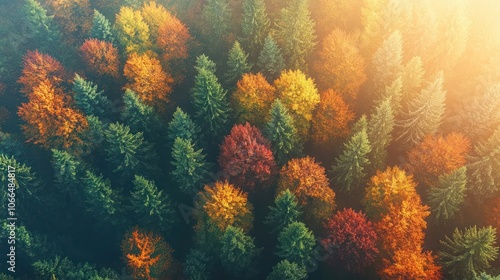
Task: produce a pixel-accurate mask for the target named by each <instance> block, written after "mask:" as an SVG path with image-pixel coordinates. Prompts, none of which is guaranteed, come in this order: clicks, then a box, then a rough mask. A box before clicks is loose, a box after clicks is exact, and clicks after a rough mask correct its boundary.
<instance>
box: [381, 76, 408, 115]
mask: <svg viewBox="0 0 500 280" xmlns="http://www.w3.org/2000/svg"><path fill="white" fill-rule="evenodd" d="M402 81H403V79H402V78H401V76H398V77H397V78H396V79H395V80H394V81H392V83H391V84H390V85H387V86H385V90H384V92H383V94H382V97H381V99H380V101H379V102H378V103H381V102H384V101H385V100H390V103H391V108H392V112H393V114H394V115H395V116H397V114H398V113H399V112H400V111H401V107H402V94H403V82H402Z"/></svg>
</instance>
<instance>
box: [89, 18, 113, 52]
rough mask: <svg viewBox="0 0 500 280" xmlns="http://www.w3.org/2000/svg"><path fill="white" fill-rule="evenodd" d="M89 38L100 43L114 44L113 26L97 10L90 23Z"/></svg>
mask: <svg viewBox="0 0 500 280" xmlns="http://www.w3.org/2000/svg"><path fill="white" fill-rule="evenodd" d="M90 37H92V38H95V39H98V40H101V41H107V42H109V43H111V44H114V43H115V40H116V36H115V34H114V30H113V26H112V25H111V23H110V22H109V20H108V19H107V18H106V17H105V16H104V15H103V14H101V13H100V12H99V11H98V10H94V19H93V21H92V29H91V30H90Z"/></svg>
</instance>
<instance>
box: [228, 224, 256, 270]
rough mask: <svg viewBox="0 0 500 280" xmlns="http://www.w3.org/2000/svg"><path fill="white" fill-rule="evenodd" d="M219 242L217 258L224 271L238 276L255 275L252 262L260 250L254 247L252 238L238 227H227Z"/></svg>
mask: <svg viewBox="0 0 500 280" xmlns="http://www.w3.org/2000/svg"><path fill="white" fill-rule="evenodd" d="M220 242H221V248H220V254H219V258H220V260H221V262H222V266H223V267H224V269H225V270H227V271H228V272H230V273H231V274H233V275H238V276H243V275H245V276H246V277H250V276H253V275H254V274H255V272H256V271H255V268H254V262H255V258H256V257H257V256H258V255H259V254H260V251H261V250H260V249H258V248H256V247H255V244H254V239H253V238H252V237H250V236H248V235H246V234H245V233H244V232H243V230H242V229H241V228H239V227H233V226H228V227H227V228H226V230H225V231H224V234H223V235H222V237H221V241H220ZM243 272H244V274H243Z"/></svg>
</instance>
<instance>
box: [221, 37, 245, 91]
mask: <svg viewBox="0 0 500 280" xmlns="http://www.w3.org/2000/svg"><path fill="white" fill-rule="evenodd" d="M247 60H248V54H246V53H245V51H244V50H243V49H242V48H241V45H240V43H239V42H238V41H235V42H234V44H233V47H232V48H231V49H230V50H229V57H228V60H227V72H226V74H225V75H224V78H225V81H226V84H227V85H229V86H230V87H233V86H234V84H236V82H237V81H238V80H239V79H240V78H241V75H243V74H245V73H247V72H249V71H250V69H251V68H252V65H250V64H248V62H247Z"/></svg>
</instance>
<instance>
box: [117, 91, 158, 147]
mask: <svg viewBox="0 0 500 280" xmlns="http://www.w3.org/2000/svg"><path fill="white" fill-rule="evenodd" d="M123 99H124V101H123V102H124V104H125V108H123V112H122V114H121V117H122V120H123V121H124V123H125V124H126V125H127V126H128V127H130V131H132V132H133V133H137V132H143V133H144V137H145V138H146V139H147V140H150V141H152V140H156V141H161V140H160V139H159V137H160V132H161V131H163V127H162V126H163V125H162V123H161V121H160V117H159V116H158V115H157V114H156V112H155V110H154V109H153V107H151V106H148V105H146V104H144V102H142V101H141V99H140V98H139V96H138V95H137V94H136V93H135V92H134V91H132V90H130V89H127V90H125V95H124V96H123Z"/></svg>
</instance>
